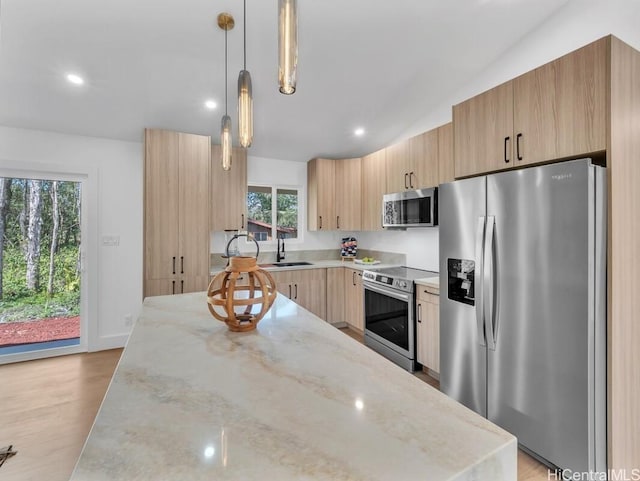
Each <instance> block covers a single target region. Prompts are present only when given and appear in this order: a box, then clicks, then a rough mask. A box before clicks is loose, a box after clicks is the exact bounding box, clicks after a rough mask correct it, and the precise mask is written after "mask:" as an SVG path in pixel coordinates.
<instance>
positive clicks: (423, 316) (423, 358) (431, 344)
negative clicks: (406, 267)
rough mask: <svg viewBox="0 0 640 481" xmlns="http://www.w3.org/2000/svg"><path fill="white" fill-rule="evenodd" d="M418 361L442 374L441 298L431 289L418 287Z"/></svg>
mask: <svg viewBox="0 0 640 481" xmlns="http://www.w3.org/2000/svg"><path fill="white" fill-rule="evenodd" d="M417 288H419V289H418V295H417V296H416V316H417V317H416V319H417V322H416V329H417V333H416V339H417V342H416V344H417V346H416V347H417V353H416V355H417V360H418V362H419V363H420V364H422V365H423V366H424V367H426V368H428V369H430V370H432V371H434V372H436V373H439V372H440V298H439V296H438V295H436V294H433V292H436V291H432V290H431V289H429V288H426V287H424V286H417Z"/></svg>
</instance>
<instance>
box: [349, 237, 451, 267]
mask: <svg viewBox="0 0 640 481" xmlns="http://www.w3.org/2000/svg"><path fill="white" fill-rule="evenodd" d="M354 237H356V238H357V239H358V247H359V248H363V249H371V250H379V251H385V252H396V253H400V254H406V256H407V261H406V262H407V266H409V267H414V268H416V269H427V270H430V271H436V272H438V271H439V270H440V269H439V261H438V228H437V227H415V228H409V229H407V230H393V231H389V230H385V231H383V232H356V233H355V234H354Z"/></svg>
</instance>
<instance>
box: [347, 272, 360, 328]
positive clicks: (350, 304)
mask: <svg viewBox="0 0 640 481" xmlns="http://www.w3.org/2000/svg"><path fill="white" fill-rule="evenodd" d="M343 274H344V321H345V322H346V323H347V324H349V326H350V327H352V328H354V329H356V330H357V331H359V332H363V331H364V290H363V288H362V271H359V270H357V269H349V268H347V267H345V268H344V273H343Z"/></svg>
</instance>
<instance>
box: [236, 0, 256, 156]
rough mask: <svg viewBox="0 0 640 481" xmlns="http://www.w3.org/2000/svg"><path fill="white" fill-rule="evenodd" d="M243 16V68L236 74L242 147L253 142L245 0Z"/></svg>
mask: <svg viewBox="0 0 640 481" xmlns="http://www.w3.org/2000/svg"><path fill="white" fill-rule="evenodd" d="M243 6H244V9H243V16H244V19H243V20H244V47H243V50H244V56H243V68H242V70H240V75H239V76H238V138H239V140H240V145H241V146H242V147H244V148H248V147H251V142H253V92H252V89H251V74H249V71H248V70H247V0H244V2H243Z"/></svg>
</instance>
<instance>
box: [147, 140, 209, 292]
mask: <svg viewBox="0 0 640 481" xmlns="http://www.w3.org/2000/svg"><path fill="white" fill-rule="evenodd" d="M210 146H211V140H210V137H208V136H203V135H193V134H185V133H181V132H173V131H168V130H157V129H146V130H145V158H144V296H145V297H147V296H158V295H167V294H180V293H185V292H196V291H204V290H206V288H207V284H208V281H209V222H208V219H209V183H210V164H211V157H210V156H211V153H210V152H211V147H210Z"/></svg>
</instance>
